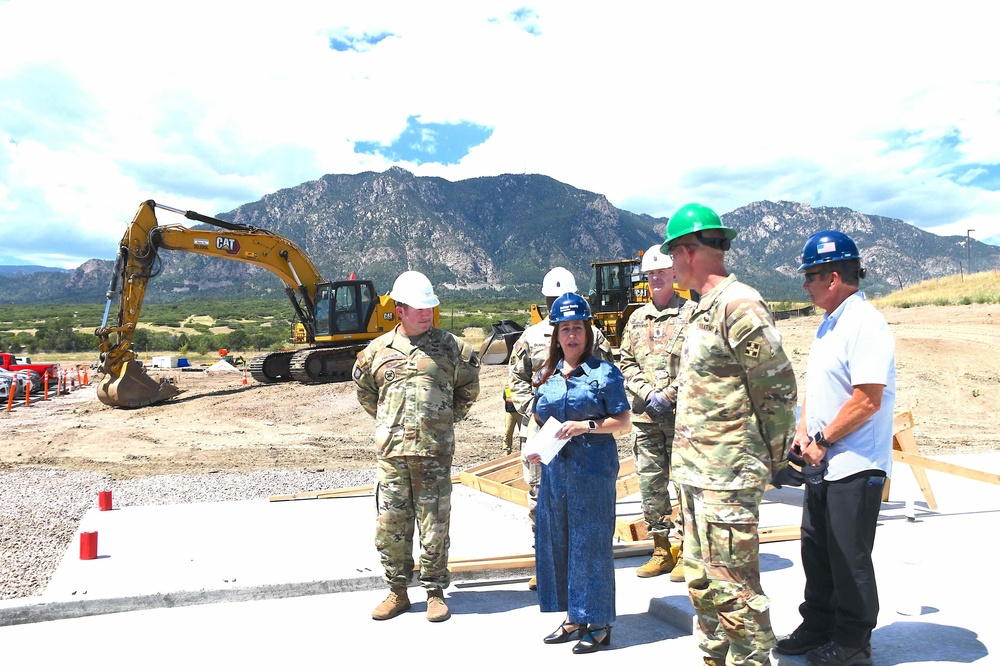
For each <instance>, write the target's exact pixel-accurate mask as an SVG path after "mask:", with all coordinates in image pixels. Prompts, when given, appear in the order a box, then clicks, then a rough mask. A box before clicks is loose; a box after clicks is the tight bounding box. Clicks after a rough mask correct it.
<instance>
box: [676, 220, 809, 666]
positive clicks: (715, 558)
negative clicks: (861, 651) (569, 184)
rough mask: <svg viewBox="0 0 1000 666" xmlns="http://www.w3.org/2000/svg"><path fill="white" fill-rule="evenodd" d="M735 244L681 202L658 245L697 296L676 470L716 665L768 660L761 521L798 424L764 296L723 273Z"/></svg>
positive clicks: (692, 580) (789, 375)
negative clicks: (764, 502)
mask: <svg viewBox="0 0 1000 666" xmlns="http://www.w3.org/2000/svg"><path fill="white" fill-rule="evenodd" d="M735 237H736V231H734V230H733V229H729V228H727V227H724V226H723V225H722V221H721V220H720V219H719V216H718V215H717V214H716V213H715V212H714V211H712V210H711V209H709V208H706V207H705V206H701V205H699V204H688V205H686V206H683V207H682V208H681V209H680V210H679V211H677V213H676V214H675V215H674V216H673V217H671V218H670V221H669V222H668V223H667V232H666V235H665V238H664V243H663V246H662V247H663V251H664V252H667V253H668V254H670V255H671V257H672V258H673V260H674V272H675V274H676V276H677V282H678V284H679V285H680V286H681V287H682V288H693V289H697V290H698V291H699V292H700V293H701V294H703V295H702V297H701V301H700V302H699V303H698V305H697V307H695V309H694V311H693V312H692V314H691V319H690V321H689V323H688V327H687V330H686V334H685V340H684V346H683V351H682V354H681V367H680V372H679V374H678V380H679V387H678V392H677V422H676V428H675V435H674V451H673V456H674V458H673V473H674V481H675V482H676V483H678V484H679V485H680V489H681V508H682V510H683V512H684V574H685V578H686V579H687V584H688V594H689V595H690V597H691V604H692V605H693V606H694V609H695V613H696V615H697V619H698V631H697V635H698V639H699V645H700V647H701V649H702V651H703V653H704V660H705V663H706V664H712V665H715V666H723V665H724V664H727V663H728V664H750V665H759V664H770V663H771V660H770V656H769V654H770V650H771V647H772V646H773V645H774V641H775V639H774V632H773V631H772V629H771V619H770V604H771V602H770V600H769V599H768V598H767V596H766V595H765V594H764V591H763V589H762V588H761V584H760V562H759V560H758V548H759V538H758V534H757V524H758V516H759V512H760V501H761V498H762V497H763V495H764V488H765V486H766V485H767V483H768V481H770V480H771V478H772V476H773V475H775V474H777V473H778V472H780V471H781V470H782V469H784V467H785V466H786V465H787V464H788V462H787V460H786V455H787V452H788V448H789V447H790V446H791V443H792V439H793V436H794V427H795V417H794V413H795V403H796V387H795V374H794V372H793V370H792V366H791V363H790V362H789V361H788V358H787V356H785V352H784V350H783V349H782V347H781V335H780V334H779V332H778V329H777V328H776V327H775V325H774V320H773V318H772V317H771V314H770V312H769V311H768V309H767V306H766V305H765V304H764V302H763V301H762V300H761V297H760V294H758V293H757V291H756V290H754V289H752V288H751V287H748V286H747V285H744V284H742V283H740V282H739V281H737V280H736V277H735V276H733V275H729V273H728V272H727V271H726V267H725V252H726V250H728V249H729V246H730V242H731V241H732V239H733V238H735ZM720 546H723V547H720ZM727 660H728V661H727Z"/></svg>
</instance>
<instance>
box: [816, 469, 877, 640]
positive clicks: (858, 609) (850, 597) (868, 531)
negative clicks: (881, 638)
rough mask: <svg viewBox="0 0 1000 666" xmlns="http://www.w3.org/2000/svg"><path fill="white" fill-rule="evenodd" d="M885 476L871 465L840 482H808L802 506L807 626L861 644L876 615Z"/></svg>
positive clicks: (833, 637) (874, 622)
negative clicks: (876, 557)
mask: <svg viewBox="0 0 1000 666" xmlns="http://www.w3.org/2000/svg"><path fill="white" fill-rule="evenodd" d="M884 484H885V475H884V473H883V472H882V471H880V470H869V471H865V472H861V473H859V474H855V475H853V476H851V477H848V478H846V479H842V480H840V481H824V482H823V483H821V484H818V485H810V484H806V486H805V487H806V498H805V506H804V507H803V510H802V568H803V569H804V570H805V574H806V591H805V601H803V602H802V604H801V605H800V606H799V613H801V614H802V624H803V626H804V627H805V628H806V629H808V630H810V631H813V632H817V633H820V634H827V635H828V636H829V637H830V638H831V639H832V640H834V641H836V642H837V643H839V644H840V645H843V646H845V647H851V648H860V647H863V646H865V645H867V644H868V643H869V641H870V640H871V633H872V629H874V628H875V624H876V622H877V620H878V610H879V605H878V589H877V587H876V585H875V569H874V567H873V566H872V548H873V547H874V545H875V524H876V522H877V520H878V512H879V508H880V507H881V504H882V487H883V485H884Z"/></svg>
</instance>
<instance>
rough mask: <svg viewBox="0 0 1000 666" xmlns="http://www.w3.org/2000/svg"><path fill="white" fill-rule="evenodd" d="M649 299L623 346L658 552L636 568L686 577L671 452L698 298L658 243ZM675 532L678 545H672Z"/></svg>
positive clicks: (646, 261) (650, 255)
mask: <svg viewBox="0 0 1000 666" xmlns="http://www.w3.org/2000/svg"><path fill="white" fill-rule="evenodd" d="M642 270H643V272H644V273H646V279H647V281H648V283H649V289H650V296H651V300H650V302H648V303H646V304H645V305H644V306H642V307H641V308H639V309H638V310H636V311H635V312H633V313H632V315H631V316H630V317H629V320H628V324H626V326H625V329H624V331H622V344H621V348H620V349H619V351H620V353H621V360H620V361H619V362H618V367H619V368H621V371H622V374H623V375H624V376H625V388H626V390H627V391H628V394H629V398H630V399H631V400H632V414H633V417H632V454H633V455H634V456H635V471H636V474H637V475H638V476H639V494H640V495H641V497H642V514H643V518H645V521H646V529H647V531H648V532H649V534H650V535H652V537H653V556H652V557H651V558H650V559H649V561H648V562H646V563H645V564H643V565H642V566H641V567H639V568H638V569H637V570H636V575H637V576H639V577H640V578H651V577H653V576H659V575H661V574H665V573H670V580H673V581H675V582H676V581H683V580H684V567H683V566H682V565H681V564H680V562H679V559H680V557H679V556H680V553H681V543H682V541H683V538H684V530H683V523H682V521H681V512H680V511H678V512H677V519H676V520H675V521H671V520H670V516H671V504H670V452H671V448H672V446H673V442H674V414H675V409H674V406H675V405H676V402H677V386H676V384H675V381H674V380H675V378H676V377H677V370H678V368H679V367H680V358H681V344H682V343H683V342H684V327H685V326H686V325H687V319H688V317H689V316H690V314H691V311H692V310H693V309H694V306H695V303H694V302H693V301H688V300H686V299H684V298H681V296H680V295H679V294H678V293H676V292H675V291H674V271H673V261H672V260H671V259H670V257H669V256H668V255H665V254H663V253H662V252H661V251H660V246H659V245H654V246H653V247H651V248H649V249H648V250H647V251H646V252H645V254H643V256H642ZM671 536H673V539H674V544H675V545H674V546H671V545H670V537H671Z"/></svg>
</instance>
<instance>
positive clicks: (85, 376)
mask: <svg viewBox="0 0 1000 666" xmlns="http://www.w3.org/2000/svg"><path fill="white" fill-rule="evenodd" d="M83 383H84V385H85V386H90V377H88V376H87V368H84V369H83Z"/></svg>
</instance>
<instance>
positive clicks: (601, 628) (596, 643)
mask: <svg viewBox="0 0 1000 666" xmlns="http://www.w3.org/2000/svg"><path fill="white" fill-rule="evenodd" d="M594 634H597V635H598V636H601V638H600V639H598V638H597V636H595V635H594ZM602 634H603V635H602ZM608 645H611V625H610V624H601V625H597V626H593V625H591V626H589V627H587V631H586V633H585V634H584V636H583V638H581V639H580V642H579V643H577V644H576V645H574V646H573V654H587V653H588V652H597V651H598V650H600V649H601V646H608Z"/></svg>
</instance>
